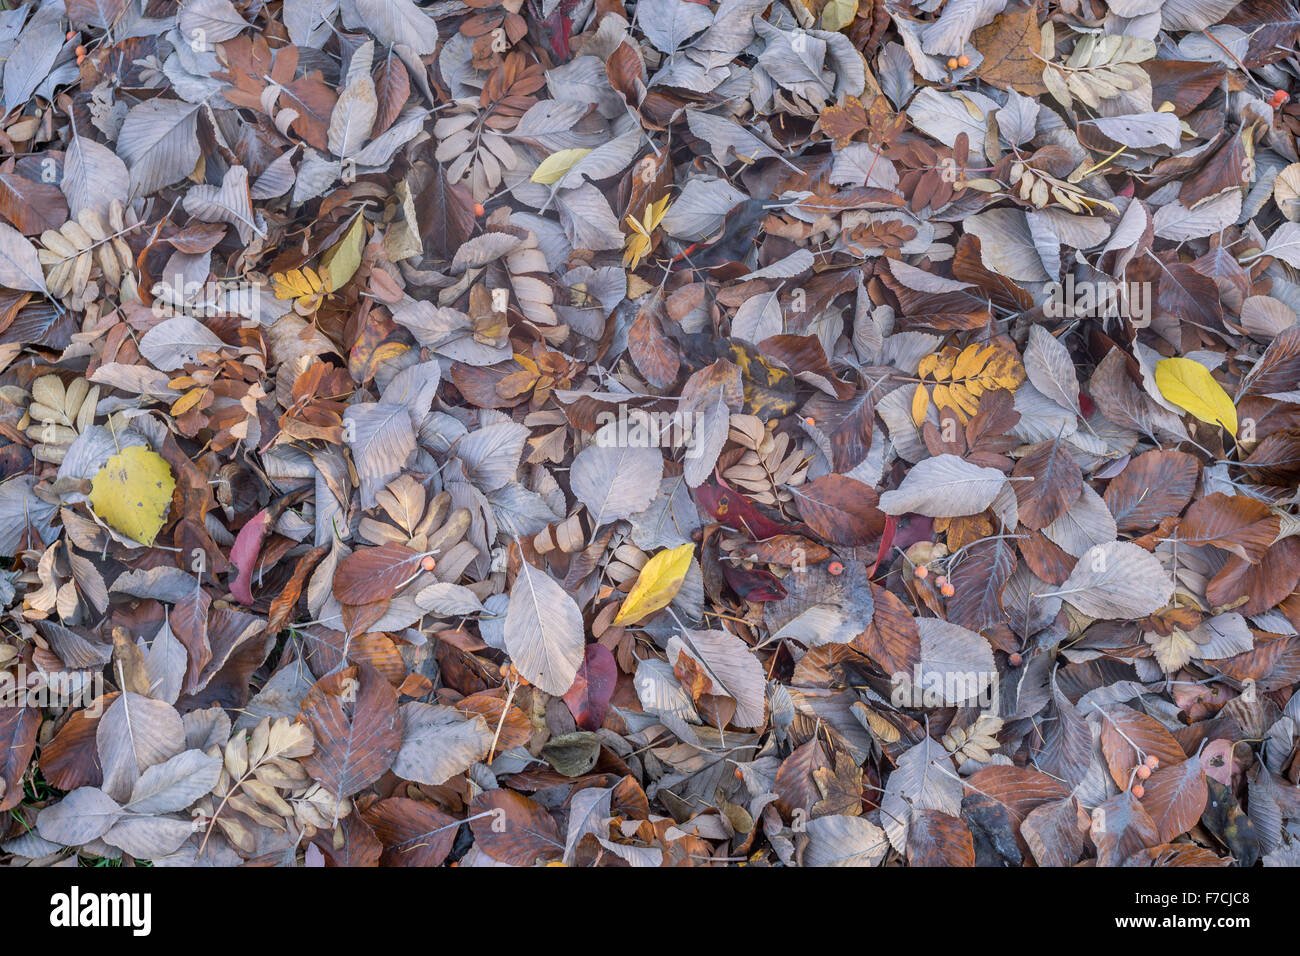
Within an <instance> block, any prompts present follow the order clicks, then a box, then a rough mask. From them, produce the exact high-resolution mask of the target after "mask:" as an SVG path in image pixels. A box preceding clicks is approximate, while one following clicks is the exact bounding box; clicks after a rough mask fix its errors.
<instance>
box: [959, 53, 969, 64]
mask: <svg viewBox="0 0 1300 956" xmlns="http://www.w3.org/2000/svg"><path fill="white" fill-rule="evenodd" d="M957 65H958V66H970V57H968V56H967V55H966V54H965V53H963V54H962V55H961V56H959V57H957Z"/></svg>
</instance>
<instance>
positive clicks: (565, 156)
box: [532, 147, 591, 186]
mask: <svg viewBox="0 0 1300 956" xmlns="http://www.w3.org/2000/svg"><path fill="white" fill-rule="evenodd" d="M590 152H591V150H589V149H583V148H581V147H575V148H574V149H561V150H558V151H557V152H554V153H551V155H550V156H547V157H546V158H545V159H544V160H542V164H541V165H540V166H538V167H537V168H536V169H535V170H533V175H532V181H533V182H535V183H542V184H543V185H545V186H550V185H551V184H552V183H558V182H559V181H560V180H561V179H563V178H564V177H565V176H567V175H568V174H569V170H571V169H572V168H573V167H574V166H576V165H578V160H580V159H582V157H584V156H586V155H587V154H588V153H590Z"/></svg>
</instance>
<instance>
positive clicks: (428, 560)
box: [420, 554, 438, 571]
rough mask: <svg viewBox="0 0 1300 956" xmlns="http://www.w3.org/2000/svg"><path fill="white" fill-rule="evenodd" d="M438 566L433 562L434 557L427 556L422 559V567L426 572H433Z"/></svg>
mask: <svg viewBox="0 0 1300 956" xmlns="http://www.w3.org/2000/svg"><path fill="white" fill-rule="evenodd" d="M437 566H438V562H437V561H435V560H433V555H431V554H426V555H425V556H424V557H423V558H421V559H420V567H422V568H424V570H426V571H432V570H433V569H434V568H436V567H437Z"/></svg>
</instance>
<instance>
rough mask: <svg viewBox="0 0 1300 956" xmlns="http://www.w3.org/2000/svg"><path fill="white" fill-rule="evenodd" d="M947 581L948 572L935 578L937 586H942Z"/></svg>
mask: <svg viewBox="0 0 1300 956" xmlns="http://www.w3.org/2000/svg"><path fill="white" fill-rule="evenodd" d="M947 583H948V575H946V574H941V575H939V576H938V577H936V578H935V579H934V586H935V587H937V588H941V587H943V586H944V585H945V584H947Z"/></svg>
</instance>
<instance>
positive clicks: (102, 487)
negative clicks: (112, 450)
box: [90, 445, 176, 545]
mask: <svg viewBox="0 0 1300 956" xmlns="http://www.w3.org/2000/svg"><path fill="white" fill-rule="evenodd" d="M175 487H176V479H174V478H173V477H172V470H171V467H170V466H169V465H168V464H167V462H166V461H164V460H163V458H162V456H161V455H159V454H158V453H157V452H153V451H150V450H149V449H148V448H143V447H141V446H139V445H132V446H131V447H130V448H127V449H126V450H124V451H121V452H119V453H118V454H116V455H114V456H113V457H111V458H110V459H108V462H107V464H105V465H104V467H103V468H101V469H100V470H99V474H97V475H95V478H94V481H92V482H91V486H90V506H91V507H92V508H94V509H95V514H97V515H99V517H100V518H101V519H103V521H104V523H105V524H107V525H108V526H109V527H110V528H112V529H113V530H115V531H120V532H121V533H122V534H124V535H126V536H127V537H128V538H131V539H132V540H134V541H139V542H140V543H141V544H145V545H151V544H153V539H154V538H155V537H157V536H158V530H159V529H160V528H161V527H162V526H163V523H164V522H165V521H166V520H167V509H168V507H169V506H170V505H171V501H172V491H173V490H174V489H175Z"/></svg>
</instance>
